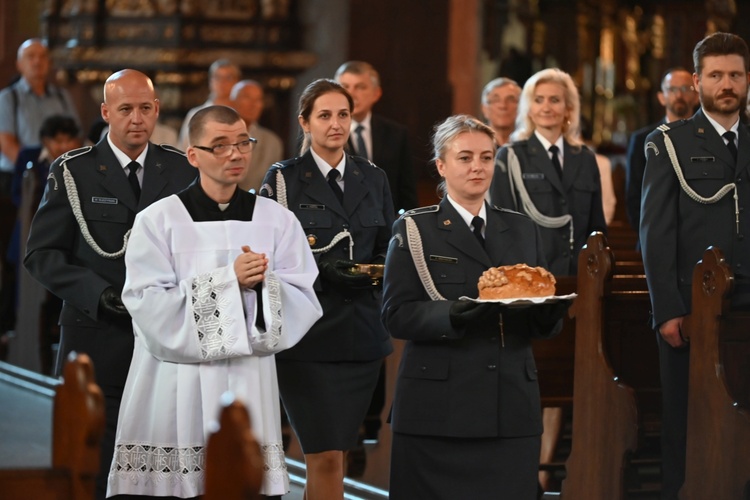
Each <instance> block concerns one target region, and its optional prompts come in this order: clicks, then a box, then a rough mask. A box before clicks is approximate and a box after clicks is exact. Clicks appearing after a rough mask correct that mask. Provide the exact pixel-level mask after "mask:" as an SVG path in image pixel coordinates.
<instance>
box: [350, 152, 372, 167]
mask: <svg viewBox="0 0 750 500" xmlns="http://www.w3.org/2000/svg"><path fill="white" fill-rule="evenodd" d="M349 158H351V159H352V161H353V162H354V163H359V164H361V165H370V166H372V167H375V168H378V166H377V165H375V164H374V163H373V162H371V161H370V160H368V159H367V158H363V157H361V156H357V155H351V154H350V155H349Z"/></svg>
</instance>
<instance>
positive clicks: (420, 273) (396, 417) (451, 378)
mask: <svg viewBox="0 0 750 500" xmlns="http://www.w3.org/2000/svg"><path fill="white" fill-rule="evenodd" d="M433 143H434V151H435V163H436V165H437V169H438V172H439V174H440V176H441V177H442V178H443V180H444V184H443V191H444V192H445V197H444V198H443V199H442V201H441V202H440V204H439V205H435V206H432V207H425V208H419V209H415V210H411V211H409V212H406V213H405V214H404V215H403V216H402V217H401V218H400V219H399V220H398V221H397V222H396V224H395V226H394V230H393V238H392V239H391V243H390V247H389V249H388V258H387V261H386V268H385V280H384V285H383V313H382V318H383V322H384V324H385V325H386V327H387V328H388V330H389V332H390V333H391V335H392V336H393V337H395V338H399V339H404V340H406V341H407V342H406V346H405V348H404V352H403V358H402V359H401V365H400V367H399V372H398V379H397V382H396V392H395V398H394V402H393V410H392V416H391V419H392V421H391V427H392V429H393V445H392V451H391V476H390V498H391V499H392V500H419V499H429V500H439V499H446V500H448V499H450V500H455V499H457V498H509V499H510V498H512V499H513V500H532V499H536V498H537V471H538V467H539V448H540V434H541V433H542V420H541V414H542V413H541V407H540V399H539V387H538V385H537V377H536V366H535V363H534V358H533V355H532V352H531V339H532V338H533V337H549V336H552V335H554V334H557V333H558V332H559V331H560V329H561V327H562V324H561V321H559V320H560V318H561V317H562V314H563V313H564V312H565V310H566V309H567V306H568V304H567V303H561V302H558V303H555V304H541V305H535V306H531V307H529V306H526V307H525V308H524V307H521V308H511V307H508V306H504V305H500V304H497V303H475V302H470V301H467V300H459V298H460V297H462V296H468V297H477V296H478V290H477V282H478V280H479V277H480V275H481V274H482V273H483V272H484V271H485V270H486V269H488V268H490V267H495V266H500V265H506V264H517V263H525V264H528V265H530V266H544V265H545V260H544V257H543V255H542V252H541V249H542V247H541V243H540V240H539V232H538V231H537V229H536V227H535V225H534V223H533V222H532V221H531V220H530V219H529V218H528V217H526V216H525V215H522V214H520V213H517V212H511V211H509V210H503V209H499V208H497V207H494V206H491V205H489V204H487V203H486V202H485V194H486V191H487V189H488V188H489V185H490V182H491V180H492V175H493V171H494V158H495V140H494V133H493V131H492V129H490V128H489V127H488V126H486V125H484V124H483V123H481V122H480V121H479V120H477V119H476V118H473V117H470V116H466V115H458V116H453V117H450V118H448V119H447V120H445V121H444V122H443V123H441V124H440V125H439V126H438V127H437V128H436V131H435V135H434V141H433Z"/></svg>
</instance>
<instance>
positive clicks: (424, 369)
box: [419, 366, 427, 372]
mask: <svg viewBox="0 0 750 500" xmlns="http://www.w3.org/2000/svg"><path fill="white" fill-rule="evenodd" d="M419 369H420V370H422V371H423V372H426V371H427V367H426V366H420V367H419Z"/></svg>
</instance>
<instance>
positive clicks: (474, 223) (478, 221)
mask: <svg viewBox="0 0 750 500" xmlns="http://www.w3.org/2000/svg"><path fill="white" fill-rule="evenodd" d="M482 226H484V219H482V218H481V217H479V216H478V215H477V216H476V217H474V218H473V219H471V227H472V228H473V229H472V232H473V233H474V236H475V237H476V238H477V241H478V242H479V244H480V245H481V246H482V248H484V236H482Z"/></svg>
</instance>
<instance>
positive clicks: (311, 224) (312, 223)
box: [307, 221, 315, 226]
mask: <svg viewBox="0 0 750 500" xmlns="http://www.w3.org/2000/svg"><path fill="white" fill-rule="evenodd" d="M307 225H308V226H314V225H315V223H314V222H312V221H311V222H308V223H307Z"/></svg>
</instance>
